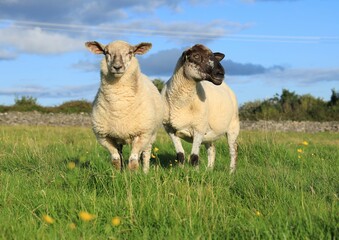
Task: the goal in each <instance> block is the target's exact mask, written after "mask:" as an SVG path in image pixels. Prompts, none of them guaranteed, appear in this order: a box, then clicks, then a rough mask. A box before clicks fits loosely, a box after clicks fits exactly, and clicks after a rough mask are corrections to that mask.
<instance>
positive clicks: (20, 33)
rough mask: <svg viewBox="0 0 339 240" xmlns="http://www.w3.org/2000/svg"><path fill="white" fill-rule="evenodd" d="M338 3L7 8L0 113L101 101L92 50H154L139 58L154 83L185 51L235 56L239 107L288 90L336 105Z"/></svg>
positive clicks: (231, 78)
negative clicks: (18, 105)
mask: <svg viewBox="0 0 339 240" xmlns="http://www.w3.org/2000/svg"><path fill="white" fill-rule="evenodd" d="M338 9H339V1H337V0H322V1H316V0H224V1H219V0H214V1H212V0H199V1H198V0H188V1H178V0H161V1H154V0H144V1H137V0H129V1H120V0H119V1H116V0H114V1H109V0H96V1H91V0H82V1H80V0H73V1H60V0H50V1H41V0H25V1H21V0H0V104H1V105H3V104H5V105H11V104H13V103H14V99H15V98H16V97H19V98H20V97H21V96H33V97H36V98H37V99H38V103H39V104H41V105H44V106H54V105H59V104H61V103H63V102H65V101H70V100H79V99H85V100H89V101H92V100H93V98H94V96H95V94H96V91H97V89H98V86H99V62H100V59H101V56H96V55H93V54H92V53H90V52H89V51H88V50H87V49H86V48H85V47H84V42H86V41H89V40H96V41H99V42H101V43H104V44H107V43H109V42H111V41H114V40H118V39H119V40H125V41H127V42H129V43H131V44H137V43H139V42H151V43H152V44H153V47H152V49H151V50H150V51H149V52H148V53H147V54H145V55H143V56H140V57H139V56H138V59H139V62H140V65H141V69H142V71H143V72H144V73H145V74H146V75H148V76H149V77H150V78H151V79H155V78H160V79H162V80H164V81H167V79H168V78H169V77H170V75H171V73H172V71H173V69H174V66H175V63H176V61H177V59H178V58H179V56H180V55H181V53H182V51H184V50H185V49H186V48H188V47H190V46H192V45H194V44H196V43H202V44H204V45H206V46H208V47H209V48H210V49H211V50H212V51H215V52H222V53H224V54H225V55H226V57H225V58H224V60H223V61H222V64H223V66H224V67H225V69H226V73H227V75H226V78H225V81H226V83H227V84H228V85H229V86H230V87H231V88H232V89H233V90H234V92H235V93H236V95H237V97H238V101H239V103H240V104H243V103H245V102H248V101H254V100H258V99H260V100H263V99H265V98H269V97H272V96H274V95H275V94H276V93H278V94H280V93H281V91H282V89H284V88H285V89H288V90H290V91H295V92H296V93H297V94H300V95H301V94H311V95H313V96H315V97H320V98H322V99H324V100H326V101H327V100H329V98H330V96H331V89H333V88H335V89H336V91H339V57H338V56H339V24H338V20H339V17H338Z"/></svg>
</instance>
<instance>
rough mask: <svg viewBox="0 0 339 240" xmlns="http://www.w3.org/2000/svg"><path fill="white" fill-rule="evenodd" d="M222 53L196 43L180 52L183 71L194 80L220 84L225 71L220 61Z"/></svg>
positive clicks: (222, 56)
mask: <svg viewBox="0 0 339 240" xmlns="http://www.w3.org/2000/svg"><path fill="white" fill-rule="evenodd" d="M224 56H225V55H224V54H222V53H213V52H212V51H211V50H210V49H208V48H207V47H205V46H204V45H201V44H196V45H194V46H193V47H192V48H190V49H188V50H186V51H185V52H184V53H183V54H182V61H183V66H184V73H185V75H186V77H188V78H193V79H194V80H195V81H202V80H207V81H210V82H212V83H214V84H215V85H220V84H221V83H222V82H223V80H224V75H225V71H224V68H223V67H222V65H221V64H220V61H221V60H222V59H223V58H224Z"/></svg>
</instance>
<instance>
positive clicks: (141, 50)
mask: <svg viewBox="0 0 339 240" xmlns="http://www.w3.org/2000/svg"><path fill="white" fill-rule="evenodd" d="M151 48H152V43H146V42H142V43H139V44H137V45H135V46H134V50H133V53H134V55H135V54H139V55H142V54H145V53H147V52H148V50H150V49H151Z"/></svg>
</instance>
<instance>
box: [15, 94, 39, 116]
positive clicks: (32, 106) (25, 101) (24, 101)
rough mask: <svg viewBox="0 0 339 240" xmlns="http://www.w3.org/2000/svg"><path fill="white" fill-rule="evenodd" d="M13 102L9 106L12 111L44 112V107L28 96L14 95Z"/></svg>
mask: <svg viewBox="0 0 339 240" xmlns="http://www.w3.org/2000/svg"><path fill="white" fill-rule="evenodd" d="M14 102H15V104H14V105H13V107H12V108H11V110H12V111H18V112H28V111H40V112H44V108H43V107H42V106H40V105H39V104H38V103H37V99H36V98H33V97H30V96H22V97H21V98H18V97H16V98H15V99H14Z"/></svg>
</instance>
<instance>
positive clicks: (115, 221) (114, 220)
mask: <svg viewBox="0 0 339 240" xmlns="http://www.w3.org/2000/svg"><path fill="white" fill-rule="evenodd" d="M120 224H121V218H120V217H114V218H112V225H113V226H114V227H116V226H119V225H120Z"/></svg>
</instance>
